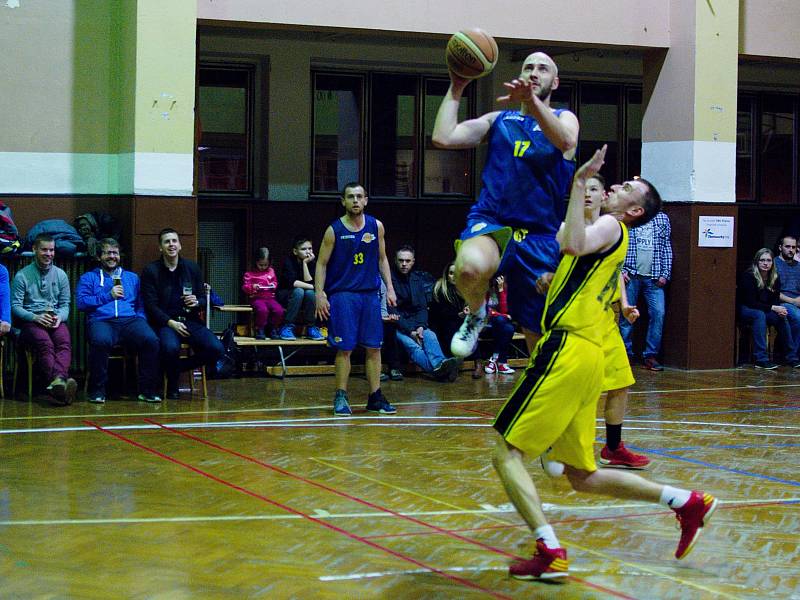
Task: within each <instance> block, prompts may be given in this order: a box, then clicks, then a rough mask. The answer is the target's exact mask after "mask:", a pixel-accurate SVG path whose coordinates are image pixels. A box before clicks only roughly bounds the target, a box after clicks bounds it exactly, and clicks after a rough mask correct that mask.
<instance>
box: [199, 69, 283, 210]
mask: <svg viewBox="0 0 800 600" xmlns="http://www.w3.org/2000/svg"><path fill="white" fill-rule="evenodd" d="M204 69H207V70H218V71H240V72H244V73H246V80H247V86H246V87H245V88H244V89H245V110H246V116H245V133H244V137H245V151H246V154H247V160H246V163H245V168H246V175H245V180H246V186H245V189H243V190H206V189H201V188H200V141H201V140H200V138H199V137H198V139H197V140H196V144H195V149H194V151H195V156H196V157H197V172H196V178H197V184H196V194H197V196H198V197H208V198H221V197H226V196H227V197H231V198H236V199H240V198H243V197H244V198H252V197H255V196H256V195H257V190H256V181H257V180H258V181H260V180H263V179H265V176H259V174H258V173H257V172H256V171H257V169H256V155H257V154H258V155H259V156H258V160H259V163H261V164H264V165H266V164H267V154H266V152H267V148H266V146H265V145H262V146H260V147H259V148H256V143H255V129H256V96H257V95H258V94H262V95H263V96H264V98H266V97H267V96H266V90H265V89H258V88H259V86H258V81H259V80H260V79H261V80H263V78H262V77H260V73H259V71H263V70H264V69H263V65H261V64H259V63H258V62H257V61H252V60H237V59H236V58H235V57H227V56H224V57H216V58H214V57H202V58H201V59H200V60H199V61H198V64H197V96H198V111H197V117H196V118H197V119H198V120H199V121H200V123H201V124H202V120H201V114H200V109H199V97H200V88H201V87H203V85H202V84H201V81H200V79H201V76H200V73H201V71H202V70H204ZM264 85H266V83H264ZM262 87H263V86H262ZM200 132H201V133H202V130H200Z"/></svg>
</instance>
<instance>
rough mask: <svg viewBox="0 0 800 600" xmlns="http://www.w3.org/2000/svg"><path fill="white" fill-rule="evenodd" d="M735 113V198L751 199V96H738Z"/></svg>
mask: <svg viewBox="0 0 800 600" xmlns="http://www.w3.org/2000/svg"><path fill="white" fill-rule="evenodd" d="M738 105H739V106H738V112H737V115H736V199H737V200H753V199H754V197H755V194H754V193H753V105H754V102H753V98H749V97H742V96H740V97H739V101H738Z"/></svg>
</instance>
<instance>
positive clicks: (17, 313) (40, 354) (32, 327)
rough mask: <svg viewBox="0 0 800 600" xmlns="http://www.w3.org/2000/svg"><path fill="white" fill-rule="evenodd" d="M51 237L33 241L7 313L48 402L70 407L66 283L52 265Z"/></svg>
mask: <svg viewBox="0 0 800 600" xmlns="http://www.w3.org/2000/svg"><path fill="white" fill-rule="evenodd" d="M55 248H56V244H55V241H54V240H53V238H52V236H50V235H48V234H40V235H38V236H36V238H35V239H34V240H33V262H32V263H31V264H29V265H28V266H27V267H24V268H23V269H20V270H19V271H18V272H17V274H16V275H15V276H14V281H13V282H12V284H11V312H12V314H13V315H14V319H15V321H16V323H17V324H18V325H19V328H20V340H21V341H22V343H23V344H25V346H26V347H27V348H29V349H30V351H31V352H32V353H33V357H34V360H35V363H36V367H37V370H38V371H39V374H40V375H41V376H42V377H43V378H44V381H46V382H49V385H48V386H47V391H48V392H49V393H50V396H51V398H52V402H53V403H54V404H58V405H61V406H63V405H66V404H72V401H73V400H74V399H75V392H76V391H77V389H78V384H77V383H76V382H75V380H74V379H72V378H71V377H69V376H68V373H69V364H70V361H71V360H72V341H71V339H70V335H69V329H67V325H66V321H67V319H68V318H69V302H70V291H69V280H68V279H67V274H66V273H65V272H64V271H62V270H61V269H59V268H58V267H57V266H55V265H54V264H53V257H54V256H55Z"/></svg>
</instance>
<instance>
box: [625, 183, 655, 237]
mask: <svg viewBox="0 0 800 600" xmlns="http://www.w3.org/2000/svg"><path fill="white" fill-rule="evenodd" d="M637 181H641V182H642V183H643V184H645V186H647V191H646V192H645V193H644V194H642V202H641V204H639V206H641V207H642V208H643V209H644V213H642V216H641V217H639V218H638V219H636V220H635V221H633V222H632V223H631V227H641V226H642V225H646V224H647V223H649V222H650V220H651V219H652V218H653V217H655V216H656V215H657V214H658V213H659V212H661V194H659V193H658V190H657V189H656V186H654V185H653V184H652V183H650V182H649V181H647V179H644V178H643V177H639V179H637Z"/></svg>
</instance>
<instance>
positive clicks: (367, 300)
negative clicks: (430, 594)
mask: <svg viewBox="0 0 800 600" xmlns="http://www.w3.org/2000/svg"><path fill="white" fill-rule="evenodd" d="M367 201H368V198H367V193H366V191H365V190H364V187H363V186H362V185H361V184H359V183H356V182H352V183H348V184H347V185H345V186H344V190H343V191H342V206H344V210H345V215H344V216H343V217H341V218H339V219H336V220H335V221H334V222H333V223H331V225H330V226H329V227H328V229H326V230H325V237H323V238H322V245H321V246H320V249H319V256H318V258H317V270H316V274H315V277H314V287H315V291H316V296H317V318H318V319H320V320H328V319H330V320H329V323H328V344H329V345H331V346H332V347H334V348H336V395H335V397H334V401H333V413H334V414H335V415H337V416H348V415H351V414H353V413H352V411H351V410H350V403H349V402H348V399H347V379H348V377H349V376H350V354H352V352H353V350H354V349H355V347H356V345H360V346H363V347H364V349H365V351H366V355H367V358H366V370H367V382H368V383H369V391H370V394H369V398H368V399H367V410H368V411H372V412H379V413H382V414H394V413H396V412H397V409H395V407H394V406H392V405H391V404H389V402H388V401H387V400H386V398H384V397H383V394H382V393H381V389H380V385H381V383H380V376H381V344H382V343H383V320H382V319H381V302H380V296H379V292H380V287H381V285H380V278H381V277H382V278H383V281H384V283H385V284H386V301H387V303H388V304H389V306H395V304H396V302H397V298H396V296H395V293H394V287H392V276H391V272H390V271H389V260H388V259H387V258H386V246H385V244H384V228H383V223H381V222H380V221H378V220H377V219H376V218H375V217H371V216H369V215H367V214H365V213H364V209H365V208H366V207H367Z"/></svg>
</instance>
